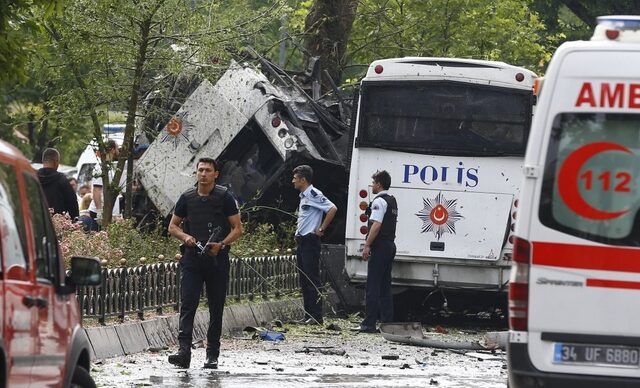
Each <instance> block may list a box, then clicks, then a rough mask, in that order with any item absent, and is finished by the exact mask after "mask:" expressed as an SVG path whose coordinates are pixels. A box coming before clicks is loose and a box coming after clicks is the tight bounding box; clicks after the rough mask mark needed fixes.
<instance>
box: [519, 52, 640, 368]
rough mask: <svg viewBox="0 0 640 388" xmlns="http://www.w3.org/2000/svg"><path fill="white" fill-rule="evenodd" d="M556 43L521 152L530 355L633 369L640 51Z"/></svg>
mask: <svg viewBox="0 0 640 388" xmlns="http://www.w3.org/2000/svg"><path fill="white" fill-rule="evenodd" d="M561 50H562V51H561V52H560V53H556V56H559V57H560V58H559V59H560V60H559V61H557V63H556V66H555V68H554V69H551V68H550V69H549V73H548V77H547V78H546V80H545V91H544V93H548V96H546V97H548V98H549V101H547V102H548V103H546V104H541V107H540V108H543V107H544V109H539V110H538V112H537V114H541V115H544V116H543V117H538V119H539V120H544V131H545V132H544V135H542V139H543V140H541V142H540V143H539V144H542V146H541V147H540V146H539V145H536V144H533V143H530V144H529V147H530V149H529V150H528V152H531V153H532V154H536V153H537V157H538V158H539V160H538V162H539V165H538V166H537V167H539V175H538V178H537V181H536V193H535V195H534V199H533V207H532V209H531V210H530V211H531V222H529V223H528V224H527V226H526V227H523V228H522V229H521V230H522V231H523V234H521V236H522V237H524V238H526V239H528V240H529V241H530V243H531V266H530V272H529V306H528V308H529V314H528V330H529V338H528V340H529V347H528V349H529V357H530V359H531V361H532V363H533V365H534V366H535V367H536V368H537V369H539V370H541V371H547V372H559V373H576V374H592V375H609V376H611V375H617V376H629V377H640V330H639V329H638V327H639V326H638V325H639V324H640V72H638V69H640V49H639V46H638V45H637V44H626V43H620V44H615V45H612V44H610V43H607V42H603V43H599V42H580V43H576V44H570V45H568V46H566V47H564V48H562V49H561ZM559 51H560V50H559ZM544 97H545V96H544V95H543V99H544ZM541 102H542V100H541ZM534 125H535V124H534ZM541 129H542V128H541ZM535 130H536V128H535V126H534V128H533V131H535ZM537 147H538V148H537ZM525 168H527V167H525ZM533 175H535V174H533Z"/></svg>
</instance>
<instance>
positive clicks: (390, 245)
mask: <svg viewBox="0 0 640 388" xmlns="http://www.w3.org/2000/svg"><path fill="white" fill-rule="evenodd" d="M395 256H396V244H395V243H394V242H393V241H391V240H375V241H374V242H373V244H372V245H371V257H369V262H368V264H367V292H366V298H365V304H366V306H365V307H366V315H365V318H364V320H363V321H362V326H364V327H368V328H374V327H375V326H376V321H377V320H378V319H380V322H391V321H392V320H393V296H392V295H391V267H392V264H393V258H394V257H395Z"/></svg>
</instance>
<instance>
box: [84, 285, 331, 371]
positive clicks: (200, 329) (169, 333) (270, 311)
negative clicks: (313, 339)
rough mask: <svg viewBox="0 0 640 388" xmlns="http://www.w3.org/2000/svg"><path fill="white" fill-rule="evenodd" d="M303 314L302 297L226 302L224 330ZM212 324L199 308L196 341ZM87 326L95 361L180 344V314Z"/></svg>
mask: <svg viewBox="0 0 640 388" xmlns="http://www.w3.org/2000/svg"><path fill="white" fill-rule="evenodd" d="M326 311H330V310H326ZM302 315H303V309H302V299H300V298H295V299H285V300H275V301H264V302H260V303H250V304H243V305H232V306H226V307H225V308H224V315H223V321H222V334H223V335H225V334H229V333H230V332H231V330H232V329H233V328H238V327H239V328H245V327H247V326H261V325H263V324H264V323H265V322H271V321H272V320H274V319H276V318H277V319H280V320H282V321H287V320H291V319H296V318H300V317H302ZM208 325H209V311H208V310H203V311H198V312H197V313H196V317H195V321H194V327H193V342H196V341H200V340H203V339H205V338H206V335H207V327H208ZM85 330H86V332H87V336H88V337H89V341H90V342H91V347H92V352H93V353H92V354H91V359H92V360H94V361H95V360H99V359H105V358H110V357H118V356H124V355H129V354H134V353H139V352H143V351H145V350H148V349H153V348H162V347H164V346H174V345H177V344H178V314H172V315H168V316H159V317H155V318H153V319H149V320H145V321H140V322H133V323H124V324H119V325H114V326H103V327H89V328H86V329H85Z"/></svg>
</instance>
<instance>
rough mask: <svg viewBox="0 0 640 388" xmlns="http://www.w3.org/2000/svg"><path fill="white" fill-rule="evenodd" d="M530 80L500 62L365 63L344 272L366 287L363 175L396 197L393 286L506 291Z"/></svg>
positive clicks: (367, 183)
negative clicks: (383, 179)
mask: <svg viewBox="0 0 640 388" xmlns="http://www.w3.org/2000/svg"><path fill="white" fill-rule="evenodd" d="M535 78H536V75H535V74H534V73H532V72H530V71H528V70H526V69H523V68H519V67H514V66H510V65H507V64H505V63H501V62H490V61H477V60H463V59H451V58H401V59H385V60H379V61H375V62H373V63H372V64H371V65H370V66H369V69H368V72H367V74H366V76H365V78H364V79H363V80H362V83H361V90H360V97H359V104H358V105H359V106H358V112H357V121H356V124H355V141H354V144H353V151H352V157H351V166H350V177H349V197H348V207H347V218H346V234H345V240H346V241H345V243H346V251H347V256H346V264H345V267H346V272H347V275H348V277H349V279H350V281H351V282H352V283H364V282H366V277H367V264H366V262H364V261H362V260H361V254H362V249H363V246H364V241H365V236H366V235H367V233H368V229H367V216H366V214H365V209H366V208H367V205H368V204H369V203H370V202H371V201H372V200H373V198H374V195H373V194H372V192H371V175H372V174H373V173H374V172H375V171H376V170H382V169H384V170H387V171H388V172H389V173H390V174H391V178H392V183H391V189H390V194H392V195H394V196H395V197H396V199H397V202H398V226H397V236H396V246H397V254H396V257H395V261H394V263H393V271H392V283H393V285H394V286H397V287H396V288H397V289H400V288H402V287H400V286H406V287H408V288H416V287H417V288H438V287H439V288H440V289H447V288H448V289H458V290H460V289H463V290H474V291H475V290H488V291H505V290H506V288H505V286H506V285H507V282H508V279H509V269H510V264H511V252H512V249H513V245H512V242H513V235H512V233H513V227H514V219H515V217H516V216H517V207H518V195H519V191H520V187H519V184H520V179H519V177H520V171H521V168H522V165H523V157H524V153H525V148H526V144H527V139H528V137H529V127H530V124H531V118H532V109H533V103H534V96H533V93H532V86H533V83H534V79H535Z"/></svg>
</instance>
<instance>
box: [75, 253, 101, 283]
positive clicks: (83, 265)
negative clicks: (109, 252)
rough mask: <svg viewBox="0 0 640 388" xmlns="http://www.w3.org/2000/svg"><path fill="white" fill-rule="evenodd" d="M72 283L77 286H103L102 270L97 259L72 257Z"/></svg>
mask: <svg viewBox="0 0 640 388" xmlns="http://www.w3.org/2000/svg"><path fill="white" fill-rule="evenodd" d="M71 282H72V283H73V284H74V285H77V286H99V285H100V284H102V268H100V261H99V260H98V259H97V258H95V257H87V256H73V257H71Z"/></svg>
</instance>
